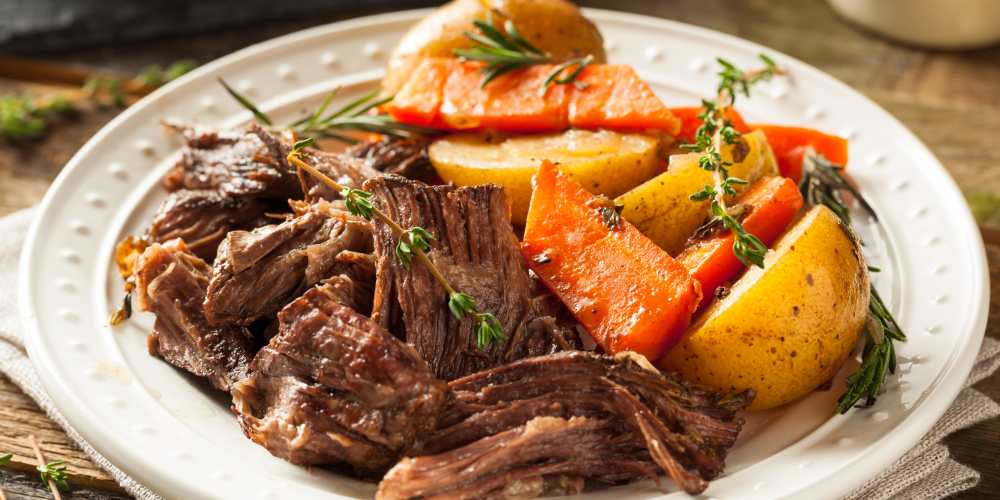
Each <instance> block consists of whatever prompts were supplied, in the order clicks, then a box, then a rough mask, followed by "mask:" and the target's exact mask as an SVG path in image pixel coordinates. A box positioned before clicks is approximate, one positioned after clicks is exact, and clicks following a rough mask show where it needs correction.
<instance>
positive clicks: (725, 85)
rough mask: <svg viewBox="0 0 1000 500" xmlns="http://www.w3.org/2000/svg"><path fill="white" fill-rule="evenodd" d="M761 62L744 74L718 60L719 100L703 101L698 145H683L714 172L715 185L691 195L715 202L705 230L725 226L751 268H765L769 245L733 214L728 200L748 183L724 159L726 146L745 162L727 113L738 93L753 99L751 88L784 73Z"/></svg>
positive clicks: (735, 248) (768, 62)
mask: <svg viewBox="0 0 1000 500" xmlns="http://www.w3.org/2000/svg"><path fill="white" fill-rule="evenodd" d="M760 59H761V61H763V62H764V67H763V68H761V69H757V70H753V71H743V70H741V69H739V68H737V67H736V66H735V65H734V64H732V63H730V62H729V61H727V60H725V59H722V58H719V59H717V61H718V63H719V66H721V70H720V71H719V73H718V76H719V84H718V86H717V87H716V92H717V97H716V98H715V99H714V100H708V99H703V100H702V101H701V107H702V111H701V113H700V114H699V115H698V118H699V119H701V121H702V124H701V126H699V127H698V130H697V131H696V132H695V138H694V142H692V143H690V144H685V145H682V148H683V149H685V150H687V151H692V152H696V153H701V156H699V157H698V166H699V167H701V168H702V169H704V170H706V171H709V172H712V173H713V178H714V185H706V186H705V187H703V188H702V189H700V190H699V191H696V192H694V193H692V194H691V195H690V196H689V198H690V199H691V200H692V201H696V202H705V201H709V200H711V204H710V212H711V216H712V218H713V219H714V221H713V220H711V219H710V220H709V222H708V223H706V224H705V225H704V226H703V227H716V226H719V225H721V226H722V227H725V228H727V229H729V230H730V231H732V232H733V235H734V238H733V253H734V254H735V255H736V258H738V259H739V260H740V262H742V263H743V264H744V265H745V266H747V267H749V266H751V265H754V266H758V267H764V255H765V254H766V253H767V246H766V245H764V244H763V243H762V242H761V241H760V239H759V238H757V237H756V236H754V235H753V234H750V233H749V232H747V231H746V229H744V228H743V225H742V223H740V221H739V220H737V219H736V218H734V217H733V216H732V215H731V214H730V213H729V209H728V208H729V207H727V203H726V197H732V196H736V194H737V193H738V191H737V189H736V187H737V186H741V185H745V184H747V183H748V182H747V181H746V180H744V179H740V178H737V177H732V176H730V175H729V167H730V166H732V165H733V163H732V162H730V161H727V160H725V159H723V157H722V146H723V145H728V146H732V156H733V159H734V160H736V161H741V160H742V158H741V157H740V156H745V154H746V144H745V141H744V140H743V138H742V135H741V134H740V133H739V131H737V130H736V128H735V127H734V126H733V124H732V122H730V121H729V119H727V118H726V116H725V110H726V109H728V108H730V107H732V106H733V104H735V102H736V96H737V95H738V94H742V95H744V96H748V97H749V95H750V89H751V87H753V85H754V84H755V83H757V82H760V81H765V80H769V79H771V78H773V77H774V76H775V75H778V74H782V73H783V71H782V70H781V69H779V68H778V67H777V65H776V64H775V63H774V61H773V60H772V59H771V58H770V57H767V56H766V55H764V54H760Z"/></svg>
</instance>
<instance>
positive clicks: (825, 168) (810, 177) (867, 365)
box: [799, 148, 906, 414]
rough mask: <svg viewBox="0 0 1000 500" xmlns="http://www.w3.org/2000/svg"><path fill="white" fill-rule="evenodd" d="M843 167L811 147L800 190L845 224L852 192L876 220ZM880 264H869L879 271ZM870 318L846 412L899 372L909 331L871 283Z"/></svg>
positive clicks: (843, 402)
mask: <svg viewBox="0 0 1000 500" xmlns="http://www.w3.org/2000/svg"><path fill="white" fill-rule="evenodd" d="M843 172H844V167H843V166H842V165H836V164H834V163H832V162H831V161H829V160H827V159H826V158H825V157H824V156H823V155H821V154H819V153H817V152H816V151H815V150H813V149H812V148H810V149H808V150H807V151H806V153H805V155H804V157H803V160H802V180H801V181H799V190H800V191H801V192H802V197H803V198H804V199H805V202H806V204H808V205H810V206H813V205H825V206H826V207H827V208H829V209H830V210H832V211H833V212H834V213H835V214H837V217H839V218H840V220H841V221H843V222H844V224H847V225H850V224H851V214H850V212H849V211H848V209H847V205H846V203H847V200H846V197H845V195H850V196H851V197H852V198H854V200H855V201H856V202H857V203H858V205H859V206H860V207H861V208H862V209H863V210H864V211H865V213H866V214H868V216H869V217H871V218H872V219H873V220H875V221H877V220H878V215H877V214H876V213H875V210H874V209H873V208H872V206H871V205H870V204H869V203H868V201H866V200H865V198H864V197H863V196H861V193H860V192H859V191H858V190H857V189H856V188H855V187H854V186H853V185H852V184H851V183H850V182H848V181H847V179H845V178H844V176H843ZM879 271H880V270H879V269H878V268H877V267H871V266H869V267H868V272H869V273H877V272H879ZM870 290H871V298H870V299H869V302H868V318H867V320H866V321H865V347H864V350H863V351H862V353H861V366H860V367H859V368H858V370H857V371H855V372H854V373H852V374H851V375H849V376H848V377H847V391H845V392H844V394H842V395H841V396H840V399H838V400H837V408H836V412H837V413H840V414H843V413H847V411H848V410H850V409H851V408H852V407H854V406H855V405H857V404H858V401H861V399H862V398H864V400H865V401H864V403H863V404H862V405H861V406H871V405H873V404H875V400H876V399H877V398H878V394H879V391H881V390H882V385H883V384H884V383H885V378H886V375H887V374H890V373H895V372H896V349H895V347H894V346H893V342H906V334H905V333H903V329H902V328H901V327H900V326H899V323H898V322H896V318H894V317H893V316H892V313H891V312H890V311H889V308H888V307H886V306H885V302H883V301H882V297H881V296H880V295H879V293H878V290H877V289H876V288H875V285H870Z"/></svg>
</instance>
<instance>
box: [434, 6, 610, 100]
mask: <svg viewBox="0 0 1000 500" xmlns="http://www.w3.org/2000/svg"><path fill="white" fill-rule="evenodd" d="M472 24H473V26H474V27H475V28H476V30H477V31H478V32H476V33H474V32H471V31H466V32H465V37H466V38H468V39H469V40H471V41H472V43H473V44H474V45H473V46H472V47H471V48H468V49H455V50H454V52H455V55H456V56H458V57H461V58H462V59H465V60H468V61H480V62H483V63H485V64H486V65H485V66H484V67H483V81H482V83H481V84H480V86H481V87H485V86H486V85H487V84H489V83H490V82H492V81H493V80H495V79H496V78H497V77H499V76H501V75H503V74H505V73H509V72H511V71H514V70H516V69H519V68H526V67H528V66H533V65H535V64H551V63H554V62H556V61H555V59H554V58H553V57H552V55H551V54H549V53H548V52H544V51H542V50H541V49H539V48H538V47H535V46H534V45H532V44H531V43H530V42H528V41H527V40H525V39H524V37H523V36H521V33H520V32H518V31H517V27H516V26H514V23H513V22H512V21H511V20H510V19H508V20H507V21H505V22H504V25H503V31H501V30H499V29H497V28H495V27H494V26H493V19H492V17H491V18H489V19H486V20H481V19H477V20H475V21H473V22H472ZM593 62H594V56H593V55H589V54H588V55H586V56H584V57H577V58H574V59H570V60H568V61H565V62H563V63H562V64H560V65H559V66H556V68H555V69H553V70H552V72H551V73H549V76H548V77H547V78H546V79H545V82H544V83H543V84H542V87H541V88H539V89H538V91H539V93H541V94H542V95H545V92H546V91H547V90H548V88H549V87H550V86H552V85H554V84H558V85H569V84H572V85H574V86H576V87H577V88H580V89H583V88H586V85H585V84H584V83H583V82H580V81H578V80H577V78H578V77H579V76H580V73H582V72H583V68H585V67H586V66H587V65H589V64H591V63H593ZM571 68H572V69H571ZM567 72H568V73H567ZM564 73H565V76H563V74H564Z"/></svg>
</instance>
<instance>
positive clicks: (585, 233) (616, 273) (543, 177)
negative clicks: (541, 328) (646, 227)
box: [521, 162, 701, 360]
mask: <svg viewBox="0 0 1000 500" xmlns="http://www.w3.org/2000/svg"><path fill="white" fill-rule="evenodd" d="M615 215H616V213H615V211H614V207H613V206H612V205H611V204H610V202H609V201H608V200H607V199H604V200H602V199H600V198H596V197H594V196H593V195H591V194H590V193H589V192H587V191H586V190H585V189H584V188H583V186H581V185H580V184H578V183H577V182H576V181H574V180H572V179H571V178H570V177H569V176H568V175H566V174H564V173H562V172H560V171H559V170H558V169H557V168H556V167H555V166H554V165H552V164H551V163H549V162H543V163H542V166H541V167H539V170H538V173H537V174H536V176H535V190H534V193H533V194H532V197H531V208H530V209H529V211H528V220H527V223H526V225H525V230H524V241H523V243H522V244H521V252H522V253H523V254H524V256H525V258H526V259H527V262H528V266H529V267H531V269H532V270H533V271H534V272H535V273H536V274H537V275H538V276H539V277H540V278H541V279H542V281H543V282H544V283H545V284H546V285H547V286H548V287H549V288H551V289H552V290H553V291H554V292H555V293H556V295H558V296H559V298H560V299H562V301H563V303H565V304H566V306H567V307H568V308H569V310H570V311H571V312H572V313H573V315H574V316H576V319H577V320H578V321H579V322H580V324H581V325H583V327H584V328H586V329H587V331H588V332H590V335H591V336H592V337H593V338H594V340H595V341H596V342H597V343H598V344H600V345H601V347H603V348H604V350H605V351H606V352H609V353H618V352H622V351H625V350H632V351H635V352H637V353H639V354H642V355H644V356H646V357H647V358H649V359H650V360H656V359H658V358H659V357H660V356H661V355H663V353H665V352H666V351H667V350H668V349H669V348H670V347H672V346H673V345H674V344H676V343H677V342H678V341H679V340H680V339H681V336H682V335H683V332H684V329H685V328H686V327H687V325H688V322H689V321H690V319H691V315H692V313H693V312H694V310H695V308H696V307H697V305H698V303H699V302H700V300H701V288H700V287H699V285H698V282H697V281H695V280H694V278H692V277H691V275H690V274H689V273H688V271H687V270H686V269H685V268H684V267H683V266H681V265H680V264H679V263H678V262H676V261H675V260H674V259H673V258H671V257H670V255H669V254H667V253H666V252H664V251H663V250H662V249H660V247H658V246H656V244H655V243H653V242H652V241H650V240H649V238H646V237H645V236H643V234H642V233H640V232H639V230H638V229H636V228H635V227H633V226H632V225H631V224H629V223H628V222H626V221H625V220H623V219H620V218H617V217H615Z"/></svg>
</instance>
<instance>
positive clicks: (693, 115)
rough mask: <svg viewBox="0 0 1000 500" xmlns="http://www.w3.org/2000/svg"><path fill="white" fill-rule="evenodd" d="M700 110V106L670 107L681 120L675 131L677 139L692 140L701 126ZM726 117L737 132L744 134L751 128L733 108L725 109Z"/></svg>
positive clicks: (689, 141)
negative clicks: (677, 130) (678, 129)
mask: <svg viewBox="0 0 1000 500" xmlns="http://www.w3.org/2000/svg"><path fill="white" fill-rule="evenodd" d="M701 111H702V109H701V107H700V106H692V107H684V108H670V112H671V113H673V114H674V116H676V117H677V119H679V120H680V121H681V129H680V131H679V132H678V133H677V139H679V140H682V141H684V142H688V143H692V142H694V138H695V135H697V133H698V127H701V124H702V121H701V119H700V118H698V115H700V114H701ZM726 118H727V119H728V120H729V121H730V122H732V124H733V128H735V129H736V131H737V132H740V133H744V134H745V133H747V132H749V131H750V130H751V129H750V127H749V126H748V125H747V123H746V122H745V121H743V117H742V116H740V114H739V113H738V112H737V111H736V110H735V109H733V108H727V109H726Z"/></svg>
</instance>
